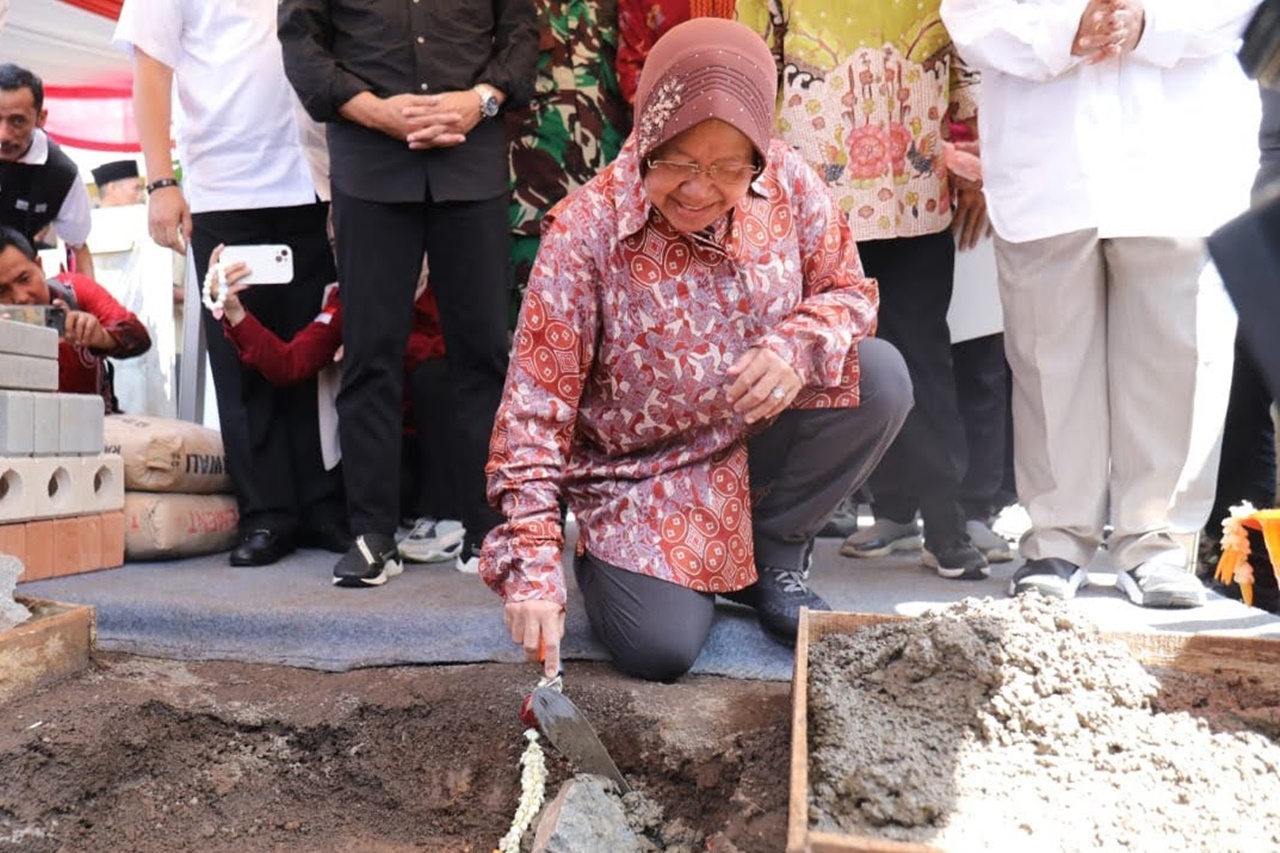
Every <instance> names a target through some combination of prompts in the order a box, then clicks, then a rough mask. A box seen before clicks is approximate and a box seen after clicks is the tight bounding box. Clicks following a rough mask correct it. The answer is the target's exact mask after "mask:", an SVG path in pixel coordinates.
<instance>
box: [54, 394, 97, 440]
mask: <svg viewBox="0 0 1280 853" xmlns="http://www.w3.org/2000/svg"><path fill="white" fill-rule="evenodd" d="M58 405H59V408H60V414H59V419H58V452H59V453H62V454H63V455H66V454H69V453H79V454H82V455H85V454H97V453H101V452H102V418H103V404H102V398H101V397H99V396H98V395H96V394H59V395H58Z"/></svg>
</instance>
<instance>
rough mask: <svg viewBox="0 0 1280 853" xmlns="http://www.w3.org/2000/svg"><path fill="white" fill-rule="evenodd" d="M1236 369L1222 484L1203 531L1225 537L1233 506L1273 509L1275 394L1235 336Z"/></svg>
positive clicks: (1224, 437)
mask: <svg viewBox="0 0 1280 853" xmlns="http://www.w3.org/2000/svg"><path fill="white" fill-rule="evenodd" d="M1235 349H1236V353H1235V367H1234V368H1233V369H1232V373H1231V393H1230V396H1229V397H1228V399H1227V420H1226V424H1225V425H1224V427H1223V432H1222V459H1221V461H1220V463H1219V465H1218V486H1217V491H1216V494H1215V496H1214V501H1213V510H1212V511H1211V512H1210V514H1209V521H1208V524H1206V525H1205V533H1206V534H1207V535H1208V536H1210V537H1212V538H1213V539H1214V540H1215V541H1217V540H1219V539H1221V538H1222V520H1223V519H1224V518H1226V517H1227V516H1228V515H1229V514H1230V512H1231V507H1233V506H1235V505H1236V504H1238V503H1240V502H1241V501H1246V500H1247V501H1249V502H1250V503H1252V504H1253V505H1254V506H1255V507H1258V508H1259V509H1262V508H1264V507H1271V506H1274V505H1275V498H1276V432H1275V423H1274V422H1273V421H1272V420H1271V403H1272V400H1271V392H1270V391H1268V390H1267V384H1266V380H1265V379H1264V377H1263V375H1262V370H1261V368H1260V367H1259V366H1258V360H1257V359H1256V358H1255V357H1254V355H1253V352H1252V351H1251V350H1250V349H1249V347H1248V345H1247V344H1246V343H1245V341H1243V340H1242V339H1241V338H1240V336H1239V334H1237V335H1236V347H1235Z"/></svg>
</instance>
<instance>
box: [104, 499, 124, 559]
mask: <svg viewBox="0 0 1280 853" xmlns="http://www.w3.org/2000/svg"><path fill="white" fill-rule="evenodd" d="M99 518H100V519H101V522H102V525H101V526H102V568H104V569H114V568H115V567H116V566H123V565H124V512H104V513H102V515H101V516H99Z"/></svg>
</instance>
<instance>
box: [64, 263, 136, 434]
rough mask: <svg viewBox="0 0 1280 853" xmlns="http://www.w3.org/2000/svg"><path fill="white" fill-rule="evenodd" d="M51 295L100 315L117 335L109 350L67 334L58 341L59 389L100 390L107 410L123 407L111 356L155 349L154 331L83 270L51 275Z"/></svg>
mask: <svg viewBox="0 0 1280 853" xmlns="http://www.w3.org/2000/svg"><path fill="white" fill-rule="evenodd" d="M49 295H50V298H51V299H55V298H61V299H63V300H64V301H65V302H66V303H67V307H68V308H70V309H71V310H73V311H84V312H85V313H87V314H92V315H93V316H95V317H97V318H98V322H99V323H100V324H102V328H103V329H105V330H106V332H107V333H108V334H109V335H111V337H112V338H114V339H115V346H113V347H111V348H110V349H106V350H98V349H90V348H89V347H80V346H72V345H71V344H69V343H67V340H66V338H63V339H62V340H60V341H59V342H58V390H59V391H62V392H63V393H66V394H100V395H101V396H102V400H103V406H104V408H105V410H106V412H107V414H114V413H116V412H118V411H119V410H120V407H119V406H118V405H117V404H116V398H115V388H114V387H113V386H112V382H111V372H110V371H109V370H108V369H107V366H106V365H105V364H104V362H105V360H106V359H107V358H130V357H132V356H135V355H142V354H143V353H144V352H146V351H147V350H149V349H151V335H150V334H148V332H147V327H146V326H144V325H143V324H142V321H141V320H139V319H138V318H137V316H136V315H135V314H134V313H133V312H132V311H130V310H129V309H127V308H125V307H124V306H123V305H121V304H120V303H119V302H117V301H116V299H115V297H114V296H112V295H111V294H110V293H108V292H107V289H106V288H105V287H103V286H102V285H100V284H98V283H97V282H96V281H94V280H93V279H91V278H89V277H88V276H86V275H81V274H79V273H62V274H60V275H58V276H55V277H54V278H51V279H49Z"/></svg>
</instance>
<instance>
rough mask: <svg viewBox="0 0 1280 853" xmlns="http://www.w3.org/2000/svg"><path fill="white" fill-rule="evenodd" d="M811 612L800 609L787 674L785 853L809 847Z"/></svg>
mask: <svg viewBox="0 0 1280 853" xmlns="http://www.w3.org/2000/svg"><path fill="white" fill-rule="evenodd" d="M812 616H813V611H812V610H810V609H809V608H807V607H805V608H802V609H801V610H800V628H799V630H797V631H796V662H795V667H794V669H793V670H792V673H791V788H790V792H791V793H790V796H791V802H790V803H789V804H788V807H787V853H805V851H807V850H808V849H809V843H808V841H809V626H810V625H811V624H812Z"/></svg>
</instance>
